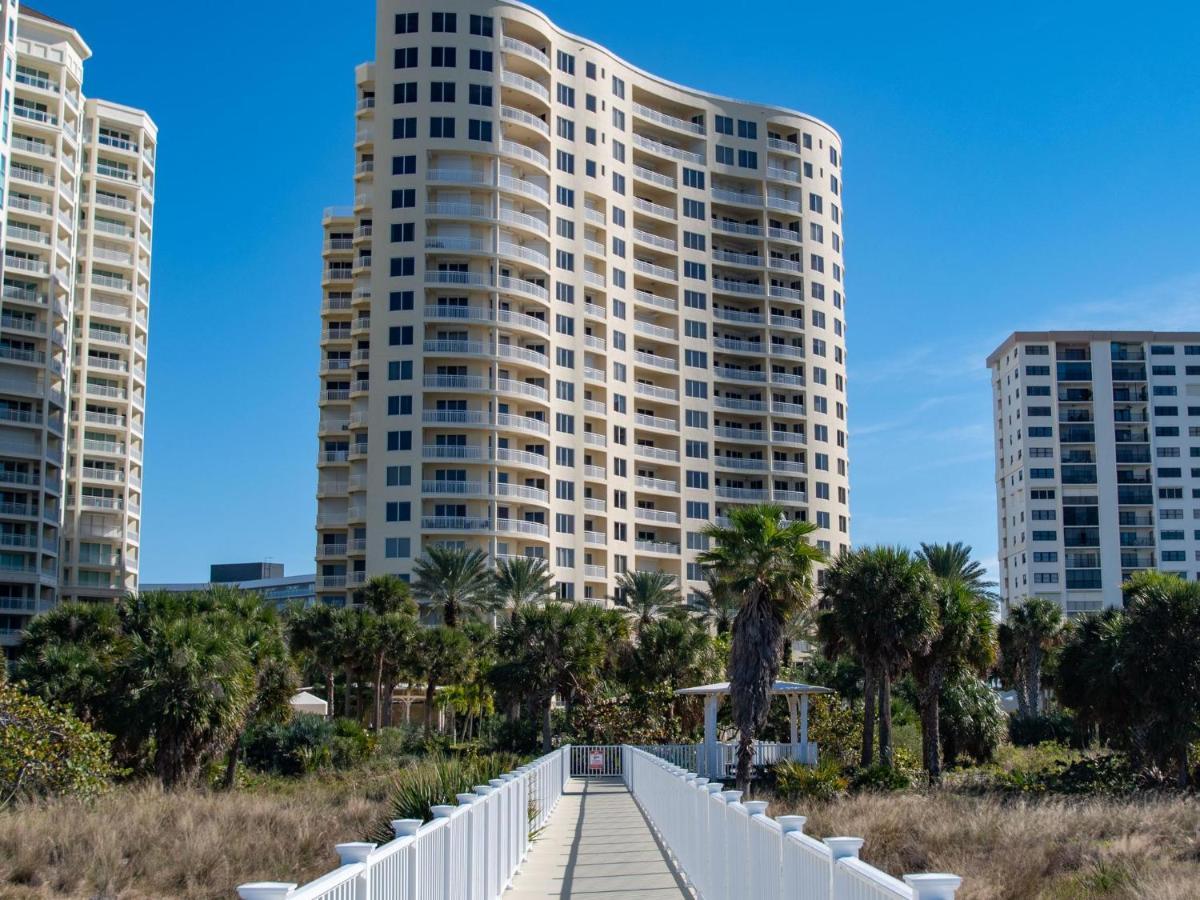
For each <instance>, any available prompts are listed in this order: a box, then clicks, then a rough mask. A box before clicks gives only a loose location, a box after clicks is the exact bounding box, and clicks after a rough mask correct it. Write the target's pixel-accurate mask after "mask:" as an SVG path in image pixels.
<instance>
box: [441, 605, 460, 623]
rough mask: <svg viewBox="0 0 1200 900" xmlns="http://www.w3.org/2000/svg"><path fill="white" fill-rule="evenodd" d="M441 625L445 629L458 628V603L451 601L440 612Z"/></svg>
mask: <svg viewBox="0 0 1200 900" xmlns="http://www.w3.org/2000/svg"><path fill="white" fill-rule="evenodd" d="M442 624H443V625H445V626H446V627H447V628H457V627H458V603H456V602H455V601H453V600H451V601H449V602H448V603H447V604H446V606H445V608H444V609H443V610H442Z"/></svg>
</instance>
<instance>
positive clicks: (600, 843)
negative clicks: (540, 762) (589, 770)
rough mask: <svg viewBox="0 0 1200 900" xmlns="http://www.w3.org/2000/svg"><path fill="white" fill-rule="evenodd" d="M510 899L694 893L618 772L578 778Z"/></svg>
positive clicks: (637, 898) (669, 897) (607, 899)
mask: <svg viewBox="0 0 1200 900" xmlns="http://www.w3.org/2000/svg"><path fill="white" fill-rule="evenodd" d="M504 897H505V900H546V898H548V897H557V898H560V900H566V898H569V897H590V898H593V900H625V898H629V900H643V898H644V900H678V898H690V897H691V895H690V894H689V893H688V891H687V890H686V888H684V886H683V882H682V881H681V880H680V879H679V877H678V875H677V874H676V872H675V869H674V867H673V866H672V865H671V863H670V861H669V860H668V859H667V856H666V854H665V853H663V851H662V848H660V847H659V845H658V842H657V841H656V840H655V837H654V833H653V832H652V831H651V830H650V826H649V824H647V822H646V819H645V817H644V816H643V815H642V811H641V810H640V809H638V807H637V804H636V803H634V802H633V797H631V796H630V795H629V791H627V790H626V789H625V785H624V784H622V783H621V782H620V781H619V780H617V779H611V780H607V779H606V780H595V781H583V780H578V779H572V780H571V781H569V782H568V783H567V786H566V789H565V790H564V791H563V798H562V800H560V801H559V803H558V807H557V808H556V809H555V810H554V813H553V815H551V816H550V821H549V823H548V824H547V826H546V829H545V830H544V831H543V832H542V833H541V834H540V835H539V836H538V837H537V839H536V840H535V842H534V844H533V846H532V847H531V848H530V851H529V857H528V858H527V859H526V860H525V863H524V865H522V866H521V871H520V872H518V873H517V877H516V878H515V879H514V880H513V885H512V889H511V890H510V891H508V892H507V893H505V895H504Z"/></svg>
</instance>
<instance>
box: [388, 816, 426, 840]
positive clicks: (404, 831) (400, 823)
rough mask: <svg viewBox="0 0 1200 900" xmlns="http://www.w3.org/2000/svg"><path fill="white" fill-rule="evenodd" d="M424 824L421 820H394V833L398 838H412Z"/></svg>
mask: <svg viewBox="0 0 1200 900" xmlns="http://www.w3.org/2000/svg"><path fill="white" fill-rule="evenodd" d="M424 824H425V823H424V822H423V821H421V820H420V819H392V831H394V832H396V837H398V838H401V837H411V836H412V835H414V834H416V833H417V829H419V828H420V827H421V826H422V825H424Z"/></svg>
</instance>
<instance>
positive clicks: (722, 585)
mask: <svg viewBox="0 0 1200 900" xmlns="http://www.w3.org/2000/svg"><path fill="white" fill-rule="evenodd" d="M704 581H705V583H706V584H707V585H708V587H707V588H705V589H704V590H699V591H696V596H697V597H698V598H699V600H700V603H699V606H698V611H699V617H700V619H701V620H702V621H705V622H708V623H711V624H712V625H713V627H715V628H716V630H717V634H728V633H729V629H731V628H732V627H733V619H734V617H735V616H736V615H737V612H738V609H739V608H740V607H741V605H742V600H741V598H740V597H739V596H738V595H737V594H735V593H734V592H733V591H732V590H731V589H730V587H729V583H728V582H727V581H725V580H724V579H723V578H718V577H717V576H716V574H714V573H713V572H711V571H710V572H706V573H705V576H704Z"/></svg>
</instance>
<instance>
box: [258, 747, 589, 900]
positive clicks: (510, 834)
mask: <svg viewBox="0 0 1200 900" xmlns="http://www.w3.org/2000/svg"><path fill="white" fill-rule="evenodd" d="M571 749H572V748H571V747H570V746H569V745H568V746H565V747H562V748H560V749H559V750H555V751H554V752H553V753H550V754H547V755H546V756H543V757H542V758H541V759H538V760H537V761H535V762H533V763H530V764H529V765H526V766H521V767H520V768H518V769H517V770H516V771H515V772H509V773H506V774H505V775H502V776H500V777H499V778H494V779H492V780H491V781H490V782H489V783H488V784H486V785H478V786H476V787H475V788H474V793H470V794H459V795H458V805H457V806H435V807H433V808H432V809H431V810H430V811H431V812H432V813H433V816H434V818H433V819H432V820H430V821H428V822H422V821H421V820H420V819H396V820H395V821H393V822H392V829H393V831H395V833H396V837H395V839H394V840H391V841H388V842H387V843H386V844H383V845H377V844H372V843H358V842H356V843H349V844H338V845H337V847H336V848H335V849H336V850H337V854H338V857H339V858H340V860H341V865H340V866H339V867H338V868H337V869H334V870H333V871H332V872H329V873H327V874H325V875H322V876H321V877H320V878H318V879H316V880H315V881H311V882H309V883H308V884H305V885H302V886H297V885H295V884H290V883H284V882H274V881H270V882H255V883H252V884H243V885H241V886H240V887H238V889H237V890H238V896H239V897H240V898H242V900H496V898H499V897H500V896H501V894H503V893H504V891H505V890H506V889H507V888H508V886H509V885H510V884H511V882H512V878H513V875H514V874H515V873H516V871H517V867H518V866H519V865H520V864H521V861H522V860H524V859H525V856H526V854H527V853H528V852H529V835H530V833H531V832H533V831H536V830H538V829H540V828H541V827H542V826H543V825H545V823H546V820H547V819H548V818H549V817H550V813H551V812H553V810H554V807H555V805H556V804H557V803H558V801H559V799H560V798H561V797H562V793H563V785H564V784H565V783H566V781H567V779H568V778H569V777H570V754H571Z"/></svg>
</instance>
